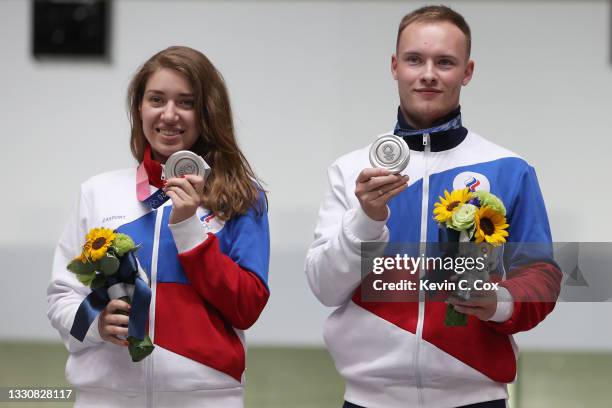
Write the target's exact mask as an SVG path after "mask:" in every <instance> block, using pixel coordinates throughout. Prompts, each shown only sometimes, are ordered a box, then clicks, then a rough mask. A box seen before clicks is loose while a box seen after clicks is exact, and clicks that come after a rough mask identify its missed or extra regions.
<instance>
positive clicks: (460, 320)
mask: <svg viewBox="0 0 612 408" xmlns="http://www.w3.org/2000/svg"><path fill="white" fill-rule="evenodd" d="M444 324H445V325H446V326H448V327H458V326H467V324H468V319H467V315H465V314H463V313H460V312H458V311H456V310H455V307H454V306H453V305H451V304H450V303H449V304H447V305H446V316H445V318H444Z"/></svg>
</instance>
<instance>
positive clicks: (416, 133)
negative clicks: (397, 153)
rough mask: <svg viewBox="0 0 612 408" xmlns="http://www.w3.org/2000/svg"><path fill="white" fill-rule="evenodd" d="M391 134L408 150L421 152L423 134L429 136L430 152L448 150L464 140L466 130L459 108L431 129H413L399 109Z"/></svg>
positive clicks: (422, 148) (423, 147)
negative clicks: (401, 139) (399, 138)
mask: <svg viewBox="0 0 612 408" xmlns="http://www.w3.org/2000/svg"><path fill="white" fill-rule="evenodd" d="M393 133H394V134H395V135H397V136H401V137H402V138H403V139H404V140H405V141H406V143H407V144H408V147H410V150H416V151H421V152H422V151H423V150H424V149H425V146H424V145H423V134H424V133H429V134H430V138H429V141H430V146H431V151H432V152H441V151H444V150H450V149H452V148H454V147H456V146H458V145H459V144H460V143H461V142H463V140H465V138H466V136H467V134H468V130H467V129H466V128H465V127H463V125H462V123H461V107H460V106H459V107H457V109H454V110H453V111H451V112H450V113H449V114H448V115H446V116H444V117H442V118H440V120H438V121H436V122H435V123H434V124H433V126H432V127H431V128H428V129H415V128H413V127H412V126H410V125H409V124H408V122H407V121H406V119H405V118H404V114H403V113H402V110H401V109H400V108H397V124H396V125H395V130H394V131H393Z"/></svg>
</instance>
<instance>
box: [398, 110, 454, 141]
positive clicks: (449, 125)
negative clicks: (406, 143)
mask: <svg viewBox="0 0 612 408" xmlns="http://www.w3.org/2000/svg"><path fill="white" fill-rule="evenodd" d="M461 126H462V123H461V113H460V114H458V115H457V116H455V117H454V118H452V119H451V120H449V121H448V122H446V123H443V124H441V125H438V126H434V127H430V128H427V129H405V128H402V127H401V126H400V124H399V122H397V123H396V124H395V130H393V134H395V135H397V136H401V137H405V136H414V135H422V134H425V133H429V134H432V133H437V132H445V131H447V130H451V129H459V128H460V127H461Z"/></svg>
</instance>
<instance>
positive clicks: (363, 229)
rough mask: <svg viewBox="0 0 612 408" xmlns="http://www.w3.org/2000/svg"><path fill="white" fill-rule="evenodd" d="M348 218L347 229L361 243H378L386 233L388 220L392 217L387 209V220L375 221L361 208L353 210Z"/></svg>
mask: <svg viewBox="0 0 612 408" xmlns="http://www.w3.org/2000/svg"><path fill="white" fill-rule="evenodd" d="M353 211H354V212H353V214H352V216H351V217H349V218H348V220H347V221H348V222H347V227H348V229H349V230H350V231H351V232H352V233H353V235H354V236H355V237H356V238H357V239H359V240H360V241H377V240H379V239H380V238H381V237H382V236H383V233H384V230H385V225H386V224H387V220H388V219H389V217H390V216H391V210H389V207H387V218H386V219H385V220H383V221H375V220H373V219H371V218H370V217H368V215H367V214H366V213H365V212H364V211H363V209H362V208H361V207H357V208H356V209H355V210H353Z"/></svg>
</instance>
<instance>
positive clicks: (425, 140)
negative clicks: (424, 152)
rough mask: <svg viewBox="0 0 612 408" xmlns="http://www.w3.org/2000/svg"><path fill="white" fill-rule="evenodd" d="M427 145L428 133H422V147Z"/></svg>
mask: <svg viewBox="0 0 612 408" xmlns="http://www.w3.org/2000/svg"><path fill="white" fill-rule="evenodd" d="M428 144H429V133H423V146H427V145H428Z"/></svg>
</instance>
